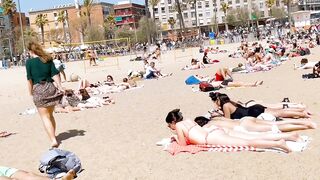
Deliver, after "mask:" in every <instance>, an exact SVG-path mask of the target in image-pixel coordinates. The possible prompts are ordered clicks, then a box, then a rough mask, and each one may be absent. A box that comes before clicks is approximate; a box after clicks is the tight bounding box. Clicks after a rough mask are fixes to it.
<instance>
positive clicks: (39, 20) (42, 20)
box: [35, 14, 49, 44]
mask: <svg viewBox="0 0 320 180" xmlns="http://www.w3.org/2000/svg"><path fill="white" fill-rule="evenodd" d="M48 22H49V21H48V18H47V14H38V15H37V17H36V22H35V24H36V25H37V26H38V27H39V28H40V30H41V37H42V44H44V26H45V25H46V24H48Z"/></svg>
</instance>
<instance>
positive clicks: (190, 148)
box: [164, 142, 259, 155]
mask: <svg viewBox="0 0 320 180" xmlns="http://www.w3.org/2000/svg"><path fill="white" fill-rule="evenodd" d="M164 150H165V151H168V152H169V153H170V154H172V155H176V154H178V153H180V152H188V153H191V154H195V153H198V152H201V151H213V152H240V151H259V150H258V149H257V148H254V147H251V146H225V145H187V146H180V145H179V144H178V143H177V142H172V143H171V144H169V145H167V146H166V148H165V149H164Z"/></svg>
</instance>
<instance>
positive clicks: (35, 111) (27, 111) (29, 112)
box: [19, 108, 38, 115]
mask: <svg viewBox="0 0 320 180" xmlns="http://www.w3.org/2000/svg"><path fill="white" fill-rule="evenodd" d="M37 112H38V110H37V109H36V108H27V109H26V110H25V111H23V112H20V113H19V115H33V114H36V113H37Z"/></svg>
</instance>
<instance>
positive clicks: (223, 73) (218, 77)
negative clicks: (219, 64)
mask: <svg viewBox="0 0 320 180" xmlns="http://www.w3.org/2000/svg"><path fill="white" fill-rule="evenodd" d="M226 79H230V80H232V79H233V78H232V72H231V71H230V70H229V68H219V69H218V70H217V71H216V74H215V81H224V80H226Z"/></svg>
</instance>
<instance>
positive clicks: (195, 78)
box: [185, 76, 201, 85]
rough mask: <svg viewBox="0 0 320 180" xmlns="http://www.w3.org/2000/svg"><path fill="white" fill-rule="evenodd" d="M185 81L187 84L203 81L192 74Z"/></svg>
mask: <svg viewBox="0 0 320 180" xmlns="http://www.w3.org/2000/svg"><path fill="white" fill-rule="evenodd" d="M185 83H186V84H187V85H195V84H199V83H201V81H200V80H199V79H198V78H197V77H195V76H190V77H188V78H187V79H186V80H185Z"/></svg>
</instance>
